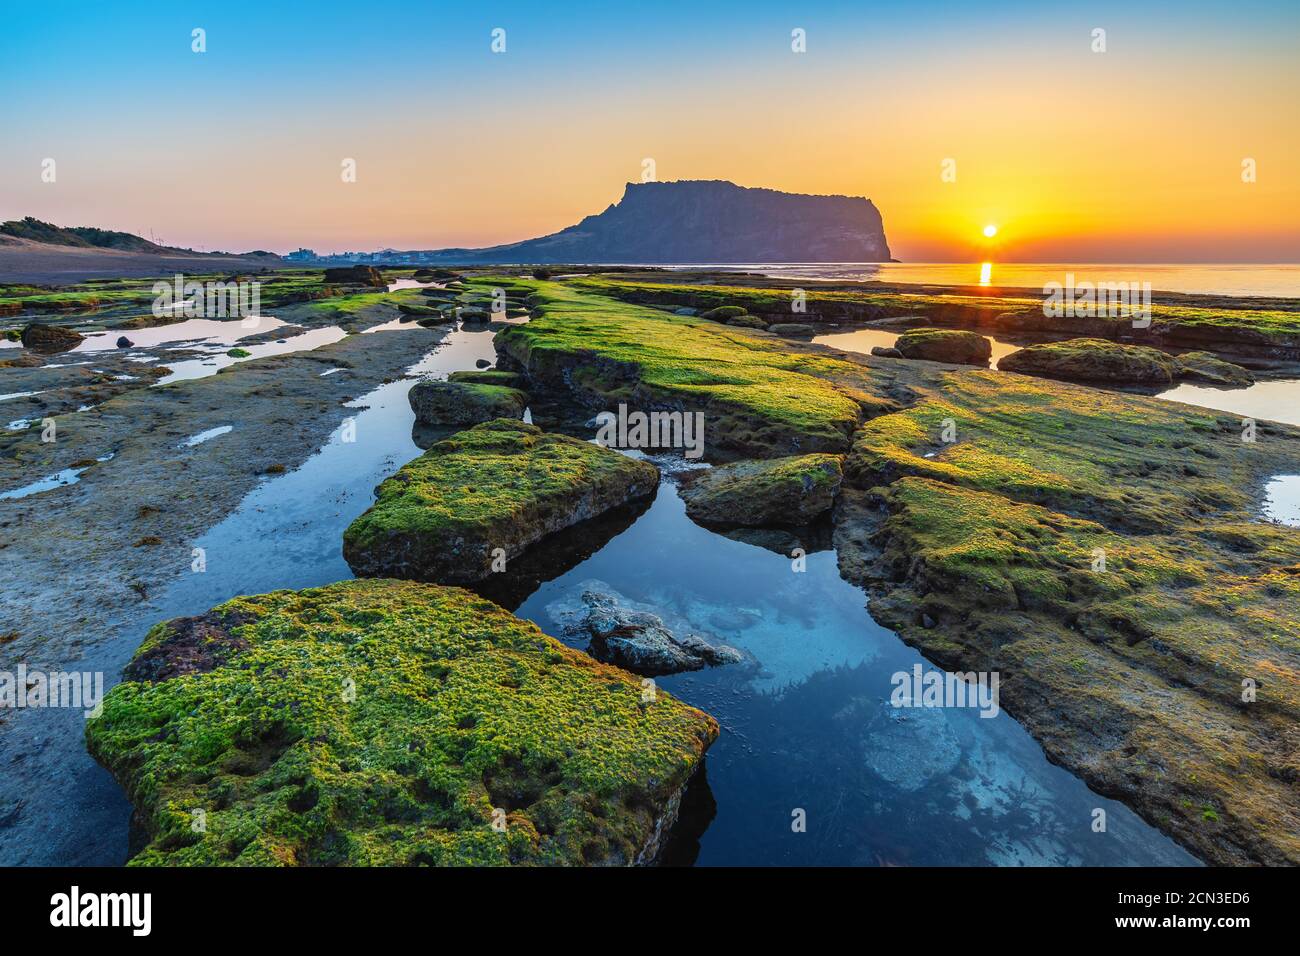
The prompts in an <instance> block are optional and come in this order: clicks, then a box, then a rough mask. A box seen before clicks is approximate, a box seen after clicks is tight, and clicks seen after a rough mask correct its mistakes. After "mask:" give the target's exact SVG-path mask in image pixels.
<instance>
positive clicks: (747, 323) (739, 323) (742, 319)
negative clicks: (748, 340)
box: [726, 315, 767, 329]
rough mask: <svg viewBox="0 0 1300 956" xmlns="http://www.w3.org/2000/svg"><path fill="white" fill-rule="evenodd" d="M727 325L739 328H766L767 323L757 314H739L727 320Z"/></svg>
mask: <svg viewBox="0 0 1300 956" xmlns="http://www.w3.org/2000/svg"><path fill="white" fill-rule="evenodd" d="M726 323H727V325H734V326H735V327H736V328H738V329H765V328H767V323H766V322H764V321H763V320H762V319H760V318H759V317H758V316H756V315H737V316H733V317H732V318H730V319H727V320H726Z"/></svg>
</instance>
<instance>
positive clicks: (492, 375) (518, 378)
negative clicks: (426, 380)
mask: <svg viewBox="0 0 1300 956" xmlns="http://www.w3.org/2000/svg"><path fill="white" fill-rule="evenodd" d="M447 381H449V382H467V383H469V384H471V385H501V386H504V387H505V388H515V389H520V390H522V389H523V387H524V385H525V384H527V380H526V379H525V378H524V377H523V376H522V375H520V374H519V373H518V372H507V371H506V370H505V369H497V368H483V369H463V370H461V371H459V372H452V373H451V374H450V375H448V376H447Z"/></svg>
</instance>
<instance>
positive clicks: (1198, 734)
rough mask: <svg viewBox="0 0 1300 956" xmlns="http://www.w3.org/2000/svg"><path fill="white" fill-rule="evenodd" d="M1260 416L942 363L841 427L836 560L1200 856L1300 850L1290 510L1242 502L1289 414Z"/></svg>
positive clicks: (1064, 758) (1294, 437) (887, 615)
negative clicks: (1249, 423)
mask: <svg viewBox="0 0 1300 956" xmlns="http://www.w3.org/2000/svg"><path fill="white" fill-rule="evenodd" d="M1259 427H1261V428H1263V429H1265V432H1266V434H1267V437H1266V438H1264V439H1261V440H1259V441H1256V442H1253V443H1247V442H1243V440H1242V421H1241V419H1240V418H1237V417H1236V416H1232V415H1228V414H1226V413H1221V412H1215V411H1212V410H1208V409H1195V408H1191V407H1188V406H1183V405H1179V404H1177V403H1174V402H1167V401H1161V400H1158V399H1154V398H1148V397H1144V396H1136V395H1128V394H1124V393H1119V392H1111V391H1100V390H1096V389H1090V388H1082V387H1079V386H1076V385H1070V384H1067V383H1062V382H1052V381H1048V380H1045V379H1038V378H1029V377H1023V376H1012V375H1003V374H1001V373H997V372H976V371H966V372H951V373H947V374H946V375H945V376H944V378H943V379H942V380H941V382H940V383H939V387H936V388H934V389H933V390H932V391H929V392H927V393H926V394H925V395H923V396H922V397H921V398H920V400H919V401H917V402H916V403H915V404H914V405H912V406H910V407H908V408H906V409H902V410H900V411H898V412H896V413H893V414H888V415H883V416H880V417H877V418H875V419H872V420H871V421H869V422H867V423H866V424H865V425H864V426H863V428H862V429H861V430H860V431H859V433H858V435H857V439H856V441H855V444H854V448H853V451H852V452H851V453H850V455H849V457H848V460H847V462H846V466H845V475H846V477H845V488H843V489H842V490H841V493H840V498H839V500H838V502H837V504H836V510H835V516H836V529H835V542H836V549H837V552H838V556H839V560H840V566H841V569H842V570H843V572H844V574H845V576H846V577H847V578H849V579H850V580H853V581H856V582H858V583H861V584H864V585H866V586H868V587H869V588H870V590H871V609H872V614H873V616H874V617H875V618H876V619H877V620H878V621H880V622H881V623H882V624H885V625H887V626H890V627H893V628H894V629H896V630H897V631H898V633H899V635H900V636H901V637H902V638H903V639H904V640H905V641H907V642H908V643H909V644H913V645H915V646H916V647H918V648H920V649H921V650H922V651H924V652H925V654H926V655H927V656H928V657H929V658H930V659H931V660H933V661H934V662H935V663H936V664H938V665H939V666H941V667H944V668H946V669H949V670H961V671H965V670H972V669H977V670H988V671H997V672H998V673H999V674H1000V675H1001V689H1000V695H1001V704H1002V706H1003V708H1004V709H1006V710H1007V711H1008V712H1009V713H1011V714H1012V715H1013V716H1014V717H1016V718H1017V719H1018V720H1019V721H1020V722H1021V723H1022V724H1023V725H1024V726H1025V727H1026V729H1028V730H1029V732H1030V733H1031V734H1033V735H1034V737H1036V738H1037V739H1038V740H1039V741H1041V742H1042V744H1043V747H1044V749H1045V751H1046V752H1047V754H1048V756H1049V757H1050V758H1051V760H1052V761H1053V762H1055V763H1059V764H1061V765H1063V766H1065V767H1067V768H1069V769H1070V770H1072V771H1074V772H1076V773H1078V774H1080V775H1081V776H1082V777H1083V778H1084V779H1085V780H1086V781H1087V782H1088V783H1089V784H1090V785H1091V786H1093V787H1094V788H1095V789H1096V790H1098V791H1099V792H1102V793H1108V794H1112V795H1114V796H1117V797H1120V798H1121V799H1123V800H1124V801H1125V802H1127V803H1128V804H1129V805H1130V806H1132V807H1133V808H1134V809H1135V810H1137V811H1138V812H1139V813H1140V814H1141V815H1142V816H1143V817H1144V818H1145V819H1147V820H1148V821H1150V822H1151V823H1153V824H1155V825H1156V826H1158V827H1160V828H1161V829H1162V830H1164V831H1165V832H1166V833H1169V834H1171V835H1173V836H1174V837H1175V838H1176V839H1177V840H1178V841H1179V842H1180V843H1182V844H1183V845H1184V846H1186V847H1188V848H1189V849H1191V850H1192V851H1193V852H1195V853H1196V854H1197V856H1199V857H1200V858H1201V859H1203V860H1205V861H1206V862H1210V863H1216V864H1221V865H1227V864H1242V863H1265V864H1275V865H1280V864H1291V865H1294V864H1296V863H1300V790H1297V788H1296V786H1295V780H1296V767H1297V764H1296V750H1295V747H1294V742H1293V739H1292V735H1293V733H1294V728H1295V727H1296V726H1300V533H1298V532H1297V529H1294V528H1287V527H1280V526H1273V525H1269V524H1267V523H1265V522H1263V521H1261V520H1260V517H1259V509H1260V499H1261V497H1262V492H1261V488H1262V486H1263V484H1264V481H1265V480H1266V479H1267V478H1268V477H1270V476H1272V475H1276V474H1279V473H1285V472H1286V471H1287V469H1288V468H1291V469H1293V468H1294V463H1295V461H1297V460H1300V429H1296V428H1292V427H1288V426H1284V425H1276V424H1273V423H1261V424H1260V426H1259ZM1243 694H1244V695H1245V696H1243ZM1206 807H1209V808H1211V809H1212V810H1213V819H1209V818H1207V817H1206V815H1205V809H1204V808H1206Z"/></svg>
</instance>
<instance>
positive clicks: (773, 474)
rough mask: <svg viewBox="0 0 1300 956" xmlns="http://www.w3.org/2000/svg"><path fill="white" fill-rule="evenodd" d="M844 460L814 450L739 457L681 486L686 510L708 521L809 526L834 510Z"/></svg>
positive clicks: (690, 514)
mask: <svg viewBox="0 0 1300 956" xmlns="http://www.w3.org/2000/svg"><path fill="white" fill-rule="evenodd" d="M842 477H843V474H842V459H841V456H838V455H826V454H813V455H798V456H792V457H789V458H773V459H768V460H766V461H740V462H735V463H733V464H730V465H721V466H719V467H716V468H711V469H709V470H707V471H704V472H700V473H699V474H698V475H696V476H695V477H694V478H693V480H691V481H689V482H688V483H685V484H684V485H683V487H682V490H681V494H682V498H683V499H684V500H685V502H686V513H687V514H688V515H689V516H690V517H691V518H693V519H694V520H696V521H701V522H704V523H706V524H724V525H739V526H748V527H770V526H773V525H803V524H807V523H809V522H811V521H813V520H815V519H816V518H818V517H819V516H820V515H822V514H824V513H825V512H826V511H827V510H829V509H830V507H831V505H832V504H833V503H834V501H835V495H836V494H837V493H838V492H839V489H840V482H841V479H842Z"/></svg>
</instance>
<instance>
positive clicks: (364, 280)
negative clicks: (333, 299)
mask: <svg viewBox="0 0 1300 956" xmlns="http://www.w3.org/2000/svg"><path fill="white" fill-rule="evenodd" d="M324 281H325V282H344V283H349V284H360V285H368V286H373V287H375V288H377V289H386V288H388V283H387V282H386V281H385V280H384V274H383V273H382V272H380V271H379V270H378V269H376V268H375V267H374V266H340V267H338V268H334V269H326V270H325V277H324Z"/></svg>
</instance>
